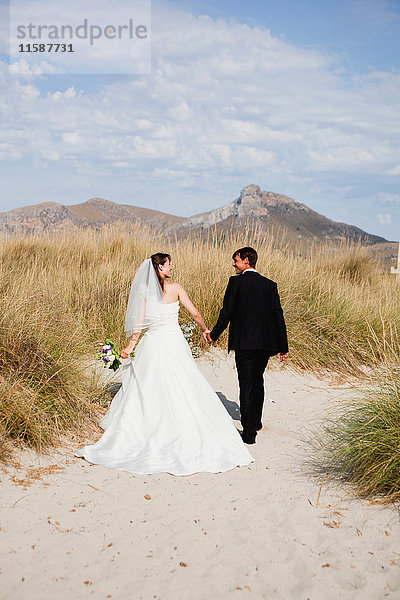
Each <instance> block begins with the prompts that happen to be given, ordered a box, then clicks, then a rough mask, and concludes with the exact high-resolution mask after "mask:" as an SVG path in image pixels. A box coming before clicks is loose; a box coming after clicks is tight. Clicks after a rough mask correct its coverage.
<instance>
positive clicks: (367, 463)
mask: <svg viewBox="0 0 400 600" xmlns="http://www.w3.org/2000/svg"><path fill="white" fill-rule="evenodd" d="M314 445H315V444H314ZM399 446H400V369H399V367H398V366H397V367H394V366H393V365H391V368H383V369H382V368H381V369H380V370H379V371H377V372H376V373H374V374H373V375H372V376H371V377H370V378H369V381H368V385H365V386H364V388H363V390H362V393H361V394H360V390H357V392H356V393H355V395H354V397H352V398H351V399H349V400H347V401H342V402H341V404H340V407H338V406H336V407H335V415H334V416H333V417H332V418H331V419H329V420H328V421H327V423H325V426H324V428H323V431H322V433H321V436H320V439H319V440H317V444H316V445H315V447H316V454H315V455H314V460H315V457H316V459H317V460H316V464H318V471H319V472H323V473H325V474H328V476H329V477H330V478H331V479H337V480H340V481H342V482H345V483H347V484H351V485H352V486H353V487H354V489H355V491H356V493H357V494H358V495H359V496H361V497H364V498H370V499H373V500H374V501H375V502H381V503H382V504H386V503H389V502H399V500H400V452H399Z"/></svg>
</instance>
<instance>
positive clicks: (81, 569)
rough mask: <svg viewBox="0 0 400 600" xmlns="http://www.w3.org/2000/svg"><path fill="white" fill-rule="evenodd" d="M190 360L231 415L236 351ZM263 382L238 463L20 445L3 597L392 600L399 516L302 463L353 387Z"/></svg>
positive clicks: (281, 371) (4, 479) (8, 517)
mask: <svg viewBox="0 0 400 600" xmlns="http://www.w3.org/2000/svg"><path fill="white" fill-rule="evenodd" d="M199 365H200V368H201V369H202V371H203V373H204V374H205V375H206V377H207V378H208V379H209V381H210V383H211V384H212V385H213V387H214V389H215V391H216V392H218V393H219V394H220V395H223V398H222V399H223V401H224V403H225V404H226V406H227V407H228V409H229V411H230V413H231V414H232V415H233V416H237V406H236V402H237V396H238V391H237V380H236V372H235V370H234V368H233V359H232V358H231V357H229V358H227V357H226V355H224V354H223V353H222V352H219V351H215V352H214V353H213V361H209V360H206V359H202V360H200V361H199ZM265 381H266V395H267V399H266V402H265V406H264V415H263V423H264V428H263V429H262V431H261V432H260V433H259V435H258V438H257V444H255V445H252V446H248V448H249V450H250V452H251V453H252V455H253V456H254V459H255V462H254V463H252V464H251V465H250V466H248V467H244V468H236V469H234V470H232V471H229V472H227V473H222V474H208V473H199V474H197V475H191V476H188V477H174V476H171V475H168V474H160V475H148V476H142V475H133V474H131V473H125V472H120V471H112V470H110V469H107V468H104V467H100V466H96V465H90V464H88V463H87V462H86V461H84V460H83V459H78V458H75V457H74V455H73V443H70V444H66V445H65V446H64V447H63V448H59V449H58V450H57V451H53V452H52V453H51V454H49V455H45V456H38V455H37V454H35V453H33V452H27V451H26V452H22V453H20V456H19V460H20V462H21V463H22V465H23V467H21V468H19V469H16V468H14V467H7V469H6V470H5V471H3V472H2V473H1V487H0V489H1V507H2V511H1V529H0V539H1V549H2V550H1V552H2V559H1V574H0V598H1V599H2V600H50V599H51V600H58V599H73V600H75V599H80V598H85V599H86V598H101V599H103V598H104V599H105V598H113V599H115V600H122V599H124V600H125V599H128V600H130V599H132V600H140V599H143V600H207V599H224V600H225V599H227V600H228V599H229V600H230V599H235V598H237V599H238V600H240V599H242V598H257V599H258V598H268V599H269V598H276V599H280V598H282V599H296V600H297V599H301V600H307V599H310V600H325V599H328V600H330V599H332V600H333V599H335V600H336V599H338V600H344V599H352V600H353V599H363V600H369V599H371V600H378V599H380V598H400V522H399V513H398V511H397V510H396V509H395V508H394V507H382V506H379V505H372V504H370V503H369V502H367V501H363V500H359V499H357V498H355V497H354V496H353V495H352V494H351V490H349V489H347V488H341V487H339V486H336V485H332V484H331V485H329V486H328V485H327V484H326V482H324V481H322V478H321V477H310V476H309V475H307V469H306V467H305V462H306V461H307V459H308V458H310V453H311V449H310V446H309V445H308V444H307V443H305V441H304V439H305V438H306V437H307V436H309V435H310V432H312V431H318V430H319V428H320V423H321V421H322V420H323V419H324V416H325V415H326V411H327V410H329V409H331V407H332V403H335V402H338V401H340V398H343V397H344V396H345V395H346V394H348V393H350V392H348V391H346V388H345V386H344V385H343V384H342V385H339V384H337V383H333V382H332V379H331V378H329V377H325V378H323V379H322V380H320V379H317V378H315V377H314V376H312V375H300V374H298V373H295V372H293V371H292V370H291V369H290V367H289V366H288V365H284V366H280V365H279V363H278V361H277V359H272V360H271V367H268V370H267V371H266V375H265ZM351 393H354V392H351ZM236 424H237V426H238V427H239V422H236ZM98 437H100V430H99V432H98ZM87 441H88V442H90V441H94V439H93V438H92V439H90V440H87ZM79 445H81V443H80V444H79ZM75 447H77V445H75ZM29 474H31V476H33V478H31V479H30V480H29V477H28V476H29ZM27 477H28V478H27ZM321 484H322V485H321Z"/></svg>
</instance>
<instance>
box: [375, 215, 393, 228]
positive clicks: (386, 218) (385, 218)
mask: <svg viewBox="0 0 400 600" xmlns="http://www.w3.org/2000/svg"><path fill="white" fill-rule="evenodd" d="M376 216H377V218H378V221H379V223H380V224H381V225H391V224H392V215H390V214H389V213H383V214H382V213H380V214H377V215H376Z"/></svg>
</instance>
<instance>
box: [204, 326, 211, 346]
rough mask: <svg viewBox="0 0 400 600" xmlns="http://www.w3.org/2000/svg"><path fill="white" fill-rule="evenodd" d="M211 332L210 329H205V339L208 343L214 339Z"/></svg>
mask: <svg viewBox="0 0 400 600" xmlns="http://www.w3.org/2000/svg"><path fill="white" fill-rule="evenodd" d="M210 333H211V331H210V330H209V329H205V330H204V331H203V339H204V341H206V342H207V343H208V344H211V342H212V339H211V337H210Z"/></svg>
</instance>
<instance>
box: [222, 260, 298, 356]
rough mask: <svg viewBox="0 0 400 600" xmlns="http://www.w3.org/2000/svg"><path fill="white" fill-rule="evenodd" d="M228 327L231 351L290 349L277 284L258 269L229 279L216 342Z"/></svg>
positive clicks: (278, 350) (275, 352)
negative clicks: (258, 271) (257, 271)
mask: <svg viewBox="0 0 400 600" xmlns="http://www.w3.org/2000/svg"><path fill="white" fill-rule="evenodd" d="M228 323H230V327H229V342H228V351H229V350H265V351H267V352H268V353H269V354H270V355H271V356H274V355H275V354H278V353H279V352H281V353H282V354H284V353H286V352H288V342H287V333H286V324H285V319H284V317H283V311H282V307H281V303H280V300H279V294H278V286H277V284H276V283H275V282H274V281H271V279H267V278H266V277H263V276H262V275H260V274H259V273H256V272H255V271H249V272H248V273H242V274H241V275H236V276H233V277H231V278H230V279H229V283H228V286H227V288H226V291H225V296H224V302H223V306H222V308H221V311H220V313H219V317H218V321H217V323H216V325H215V327H214V329H213V330H212V331H211V334H210V335H211V339H212V340H213V341H216V340H217V339H218V338H219V336H220V335H221V333H222V332H223V331H224V330H225V329H226V328H227V326H228Z"/></svg>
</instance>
